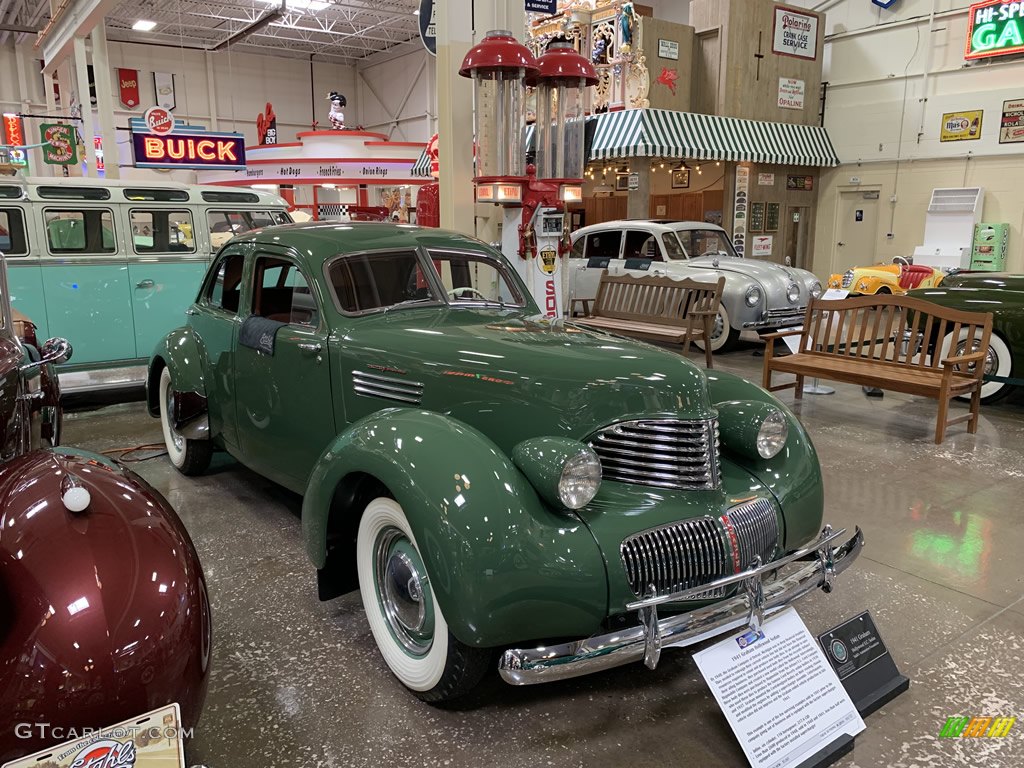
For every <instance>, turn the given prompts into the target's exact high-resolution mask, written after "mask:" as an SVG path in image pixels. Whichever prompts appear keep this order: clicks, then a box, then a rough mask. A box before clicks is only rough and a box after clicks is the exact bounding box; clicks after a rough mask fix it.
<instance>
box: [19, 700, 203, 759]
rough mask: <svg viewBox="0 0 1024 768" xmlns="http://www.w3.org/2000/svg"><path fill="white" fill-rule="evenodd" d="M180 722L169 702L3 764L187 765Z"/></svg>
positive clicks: (178, 713)
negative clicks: (150, 710)
mask: <svg viewBox="0 0 1024 768" xmlns="http://www.w3.org/2000/svg"><path fill="white" fill-rule="evenodd" d="M180 724H181V713H180V711H179V709H178V705H177V704H169V705H167V706H166V707H162V708H160V709H155V710H153V711H152V712H147V713H146V714H143V715H138V716H137V717H133V718H131V719H130V720H125V721H124V722H123V723H118V724H117V725H112V726H110V727H109V728H103V729H102V730H97V731H95V732H89V733H88V735H83V736H82V737H81V738H77V739H73V740H71V741H66V742H64V743H63V744H58V745H57V746H55V747H50V748H49V749H44V750H42V751H41V752H36V753H35V754H33V755H29V756H28V757H23V758H21V759H19V760H14V761H13V762H10V763H4V765H3V768H108V767H109V768H184V766H185V749H184V747H183V746H182V743H183V738H182V737H183V734H182V731H181V725H180ZM87 730H88V729H82V731H87ZM44 761H45V762H44Z"/></svg>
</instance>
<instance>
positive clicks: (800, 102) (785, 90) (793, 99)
mask: <svg viewBox="0 0 1024 768" xmlns="http://www.w3.org/2000/svg"><path fill="white" fill-rule="evenodd" d="M778 103H779V109H803V108H804V81H803V80H797V79H796V78H793V77H780V78H779V102H778Z"/></svg>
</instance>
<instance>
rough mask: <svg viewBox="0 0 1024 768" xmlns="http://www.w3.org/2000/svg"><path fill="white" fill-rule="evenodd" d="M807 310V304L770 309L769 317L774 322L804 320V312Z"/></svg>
mask: <svg viewBox="0 0 1024 768" xmlns="http://www.w3.org/2000/svg"><path fill="white" fill-rule="evenodd" d="M806 312H807V305H806V304H805V305H804V306H802V307H780V308H779V309H769V310H768V313H767V314H768V319H769V320H771V321H772V322H779V321H782V320H795V321H798V322H799V321H800V320H803V318H804V314H805V313H806Z"/></svg>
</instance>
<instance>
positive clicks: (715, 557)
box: [619, 498, 779, 600]
mask: <svg viewBox="0 0 1024 768" xmlns="http://www.w3.org/2000/svg"><path fill="white" fill-rule="evenodd" d="M778 546H779V518H778V515H777V513H776V511H775V506H774V504H772V502H771V501H769V500H768V499H764V498H761V499H755V500H753V501H748V502H744V503H743V504H739V505H737V506H735V507H733V508H732V509H730V510H729V511H728V512H726V514H724V515H722V516H721V517H720V518H717V519H716V518H714V517H700V518H696V519H694V520H684V521H682V522H678V523H670V524H669V525H662V526H659V527H657V528H652V529H651V530H648V531H644V532H642V533H637V534H634V535H632V536H630V537H629V538H627V539H625V540H624V541H623V542H622V544H621V546H620V547H619V553H620V555H621V557H622V567H623V569H624V570H625V573H626V579H627V581H628V582H629V588H630V589H631V590H633V594H635V595H636V596H637V597H647V596H649V592H648V589H649V588H650V587H652V586H653V587H654V590H655V594H656V595H657V596H661V595H669V594H672V593H673V592H681V591H683V590H687V589H693V588H694V587H699V586H700V585H701V584H707V583H708V582H711V581H714V580H715V579H720V578H722V577H724V576H730V575H732V574H733V573H736V572H738V571H741V570H744V569H745V568H747V567H749V566H750V564H751V563H752V562H753V560H754V557H755V556H759V557H760V558H761V563H762V564H764V563H768V562H771V560H772V559H774V557H775V553H776V551H777V550H778ZM724 594H725V593H724V590H722V589H718V590H707V591H705V592H701V593H699V594H698V595H695V596H693V597H692V598H689V599H691V600H707V599H712V598H718V597H722V596H723V595H724Z"/></svg>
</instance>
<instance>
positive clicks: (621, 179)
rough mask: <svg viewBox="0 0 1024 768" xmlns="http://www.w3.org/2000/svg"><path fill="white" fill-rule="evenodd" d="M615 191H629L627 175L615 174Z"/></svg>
mask: <svg viewBox="0 0 1024 768" xmlns="http://www.w3.org/2000/svg"><path fill="white" fill-rule="evenodd" d="M615 191H616V192H628V191H629V174H628V173H617V174H615Z"/></svg>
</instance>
